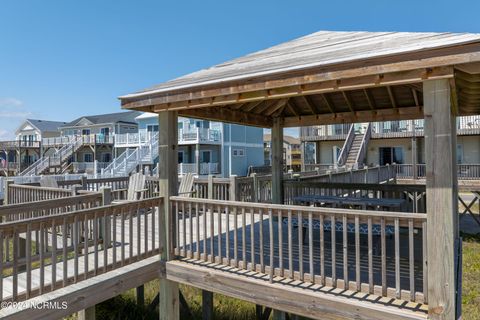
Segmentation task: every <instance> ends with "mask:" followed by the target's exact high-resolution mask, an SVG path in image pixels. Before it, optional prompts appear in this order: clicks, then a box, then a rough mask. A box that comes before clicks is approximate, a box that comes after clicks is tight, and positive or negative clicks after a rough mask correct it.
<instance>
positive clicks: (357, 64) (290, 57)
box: [120, 31, 480, 319]
mask: <svg viewBox="0 0 480 320" xmlns="http://www.w3.org/2000/svg"><path fill="white" fill-rule="evenodd" d="M120 99H121V103H122V107H123V108H126V109H132V110H142V111H148V112H155V113H158V114H159V125H160V143H159V145H160V153H159V154H160V163H161V165H160V166H159V168H160V170H159V175H160V179H161V181H162V182H161V183H162V184H163V186H164V188H163V189H162V190H164V191H163V196H164V197H165V199H166V201H165V203H166V205H165V209H164V210H165V211H164V219H165V225H166V226H170V227H167V228H166V229H165V230H164V234H163V235H162V237H163V240H164V243H165V246H164V248H165V250H164V251H163V254H162V262H163V264H162V265H163V266H164V268H165V269H163V267H162V269H163V270H162V272H161V274H162V280H161V291H160V297H161V311H160V314H161V318H164V319H174V318H178V286H177V282H185V283H190V284H192V285H194V286H197V287H200V288H202V289H204V290H209V291H215V292H221V293H224V294H229V295H232V296H234V297H237V298H242V299H246V300H249V301H253V302H257V303H258V304H264V305H266V306H269V307H271V308H274V309H278V310H282V311H286V312H293V313H298V314H303V315H305V316H311V317H322V316H325V317H326V318H329V319H330V318H335V319H337V317H338V318H339V319H340V318H341V319H344V318H345V319H353V318H355V319H384V318H385V317H389V318H391V319H422V318H427V315H426V314H423V315H422V313H421V312H420V313H418V312H412V311H409V312H404V311H403V310H399V309H398V308H394V307H389V306H384V305H382V304H380V303H379V304H377V305H375V306H372V305H371V301H369V302H367V301H360V302H358V301H357V302H355V303H354V304H353V307H352V302H351V300H348V299H347V300H335V299H336V298H335V299H333V300H332V299H331V297H330V296H328V294H322V295H319V296H308V297H303V298H302V295H301V294H299V293H298V288H296V289H295V290H293V291H292V293H293V294H294V297H295V298H292V297H291V294H290V298H289V299H291V300H292V301H291V302H289V303H286V302H285V301H286V300H285V299H287V298H284V297H285V296H288V295H289V293H288V290H287V289H284V291H282V289H279V288H277V287H275V288H273V287H270V286H265V287H264V291H262V289H261V288H262V287H258V288H260V289H258V290H259V291H260V295H259V296H256V295H255V294H254V293H252V292H251V290H241V289H240V288H239V287H235V286H236V285H238V283H237V282H233V281H231V282H228V281H226V280H225V279H226V278H222V279H223V280H224V282H223V283H221V285H220V284H219V283H218V281H215V280H217V279H216V278H215V276H218V275H216V274H215V272H220V271H218V270H217V271H211V270H210V271H209V270H208V268H207V267H206V266H202V267H199V266H198V265H190V267H191V271H190V272H191V273H196V274H197V275H199V276H198V277H194V276H189V275H188V272H187V271H185V270H189V269H188V267H189V266H188V265H187V266H185V265H186V264H187V263H186V262H184V263H185V265H183V266H178V263H177V264H175V262H172V260H173V259H174V258H175V255H176V254H175V250H174V244H173V242H174V236H175V235H174V233H175V232H174V230H175V226H174V224H175V223H176V221H175V216H174V212H173V211H171V210H170V206H171V203H170V201H169V200H168V199H169V197H171V196H174V195H175V194H176V192H177V190H176V189H177V174H176V172H177V169H176V168H177V154H176V148H177V145H176V144H177V126H176V124H177V117H178V116H179V115H181V116H187V117H194V118H201V119H208V120H217V121H225V122H231V123H237V124H244V125H251V126H257V127H265V128H272V166H273V170H272V171H273V175H272V190H273V191H272V199H273V202H274V203H275V204H282V194H283V193H282V173H281V161H282V141H283V137H282V135H283V133H282V132H283V128H284V127H296V126H306V125H316V124H333V123H355V122H364V121H383V120H399V119H418V118H424V119H425V149H426V168H427V215H426V220H425V225H424V227H425V228H424V229H423V230H424V233H425V234H426V235H427V236H426V239H425V241H424V246H425V247H424V248H425V255H426V258H425V259H424V269H423V270H424V273H423V274H424V276H425V280H424V282H423V283H424V284H425V286H426V287H425V288H424V296H423V298H424V300H423V304H424V305H425V306H426V307H427V308H428V318H430V319H457V318H458V317H459V316H460V314H461V310H460V304H461V303H460V301H461V299H460V296H461V291H460V284H459V282H460V279H461V277H460V276H461V270H460V268H458V266H459V260H460V258H459V250H460V240H459V232H458V218H457V177H456V169H455V164H456V157H455V152H456V132H455V130H456V126H455V118H456V117H457V116H460V115H470V114H478V113H480V35H477V34H452V33H401V32H382V33H380V32H327V31H322V32H318V33H314V34H311V35H308V36H305V37H302V38H299V39H295V40H293V41H290V42H286V43H284V44H280V45H277V46H274V47H272V48H269V49H266V50H262V51H259V52H256V53H252V54H249V55H247V56H244V57H241V58H238V59H234V60H232V61H228V62H225V63H222V64H219V65H216V66H213V67H211V68H208V69H205V70H201V71H198V72H194V73H191V74H189V75H186V76H183V77H180V78H178V79H174V80H171V81H168V82H165V83H163V84H160V85H157V86H154V87H151V88H148V89H145V90H142V91H139V92H136V93H132V94H129V95H125V96H122V97H120ZM171 201H172V203H173V202H175V203H176V201H177V200H175V199H174V198H171ZM227 205H228V204H225V206H227ZM271 210H272V211H274V212H276V211H275V210H279V212H281V211H282V210H287V211H288V210H289V209H288V207H286V206H278V207H272V209H271ZM270 214H271V211H270ZM355 214H358V213H355ZM347 215H348V212H347V213H344V216H345V217H346V216H347ZM399 217H400V216H399ZM402 217H403V216H402ZM346 219H347V218H345V220H344V221H346ZM359 219H362V217H360V218H359ZM380 219H382V218H380ZM396 219H397V218H396ZM398 219H399V218H398ZM405 219H406V221H407V220H408V218H405ZM382 221H383V222H384V220H382ZM395 221H397V222H398V220H395ZM408 221H409V220H408ZM177 222H178V221H177ZM356 222H357V220H356ZM397 222H396V225H397ZM408 223H410V222H408ZM413 223H414V222H413V221H412V222H411V224H412V226H413ZM397 227H398V225H397ZM400 227H401V221H400ZM412 228H413V227H412ZM426 230H428V233H426ZM272 237H273V236H272ZM271 239H273V238H271ZM271 241H272V240H271ZM397 242H398V239H397ZM197 246H198V244H197ZM270 248H272V246H270ZM192 250H193V249H192ZM272 250H273V249H272ZM272 253H273V251H272ZM220 254H221V252H220ZM227 255H228V253H227ZM272 256H273V255H272ZM272 259H273V258H272ZM228 260H229V259H228ZM220 261H221V262H222V261H223V260H222V259H221V260H220ZM214 262H215V261H214ZM227 264H228V265H229V264H230V261H228V262H227ZM181 268H184V269H182V270H184V271H185V272H186V273H182V272H180V271H179V270H181ZM202 268H205V270H203V269H202ZM311 268H312V267H311ZM272 269H273V268H272ZM357 270H358V268H357ZM427 270H428V272H427ZM262 271H264V270H262ZM264 272H266V271H264ZM273 272H274V271H272V276H277V274H273ZM282 272H283V271H282ZM260 273H262V272H260ZM347 273H348V272H347ZM200 275H202V276H200ZM182 277H183V278H182ZM279 277H280V278H281V275H279ZM292 278H293V277H292ZM358 278H360V276H359V275H358V273H357V289H358V288H360V287H361V286H358V283H359V282H358ZM218 279H220V278H218ZM302 279H303V278H302ZM313 279H315V277H314V278H313ZM219 281H220V280H219ZM313 282H315V281H313ZM348 283H349V282H348V277H347V279H346V285H344V289H345V290H348V289H349V288H350V289H351V285H349V284H348ZM397 283H398V282H397ZM322 284H324V285H325V283H322ZM354 291H355V290H354ZM358 291H361V290H358ZM400 291H401V290H400V289H399V287H398V286H397V294H396V295H397V297H396V298H400V299H402V298H403V297H402V296H401V292H400ZM373 292H374V290H373V289H372V290H371V293H373ZM385 292H386V291H385ZM274 295H276V296H274ZM414 295H415V294H413V295H412V299H413V300H415V297H414ZM427 297H428V299H427ZM302 299H303V300H302ZM274 315H275V317H278V318H281V317H282V316H283V313H282V312H279V311H277V312H274Z"/></svg>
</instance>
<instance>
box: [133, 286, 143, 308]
mask: <svg viewBox="0 0 480 320" xmlns="http://www.w3.org/2000/svg"><path fill="white" fill-rule="evenodd" d="M135 296H136V298H137V305H139V306H143V305H144V304H145V286H144V285H143V284H142V285H141V286H139V287H136V288H135Z"/></svg>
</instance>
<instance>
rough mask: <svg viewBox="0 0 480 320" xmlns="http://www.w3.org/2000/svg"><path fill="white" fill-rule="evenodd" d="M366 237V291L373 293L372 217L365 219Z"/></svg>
mask: <svg viewBox="0 0 480 320" xmlns="http://www.w3.org/2000/svg"><path fill="white" fill-rule="evenodd" d="M367 228H368V231H367V237H368V292H369V293H370V294H373V292H374V286H373V239H372V238H373V235H372V217H368V220H367Z"/></svg>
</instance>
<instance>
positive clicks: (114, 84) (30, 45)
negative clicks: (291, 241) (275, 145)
mask: <svg viewBox="0 0 480 320" xmlns="http://www.w3.org/2000/svg"><path fill="white" fill-rule="evenodd" d="M478 12H480V2H477V1H454V2H452V1H443V0H436V1H426V0H423V1H419V0H416V1H407V0H402V1H386V0H384V1H368V0H365V1H358V0H357V1H318V0H317V1H299V0H297V1H279V0H277V1H274V0H272V1H260V0H256V1H246V0H241V1H207V0H204V1H175V2H174V1H171V2H169V3H167V2H166V1H141V0H138V1H121V0H116V1H106V0H103V1H93V0H92V1H88V0H82V1H79V0H77V1H72V0H70V1H67V0H48V1H36V0H31V1H24V0H10V1H6V0H0V139H5V138H8V137H11V135H12V133H13V131H14V130H15V129H16V127H17V126H18V125H19V124H20V123H21V122H22V121H23V119H25V118H27V117H29V118H37V119H50V120H64V121H69V120H72V119H74V118H76V117H78V116H81V115H85V114H98V113H107V112H115V111H118V110H120V106H119V101H118V100H117V97H118V96H119V95H122V94H126V93H130V92H133V91H136V90H138V89H142V88H144V87H148V86H151V85H154V84H156V83H160V82H163V81H165V80H168V79H171V78H174V77H177V76H180V75H183V74H185V73H188V72H191V71H195V70H198V69H200V68H204V67H208V66H211V65H213V64H216V63H219V62H223V61H225V60H228V59H232V58H235V57H238V56H242V55H244V54H246V53H249V52H252V51H256V50H259V49H263V48H266V47H269V46H272V45H275V44H278V43H280V42H283V41H287V40H291V39H294V38H296V37H299V36H302V35H305V34H309V33H312V32H315V31H318V30H347V31H348V30H367V31H451V32H480V22H479V19H478ZM289 133H292V132H289Z"/></svg>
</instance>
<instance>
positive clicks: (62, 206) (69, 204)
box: [0, 192, 102, 222]
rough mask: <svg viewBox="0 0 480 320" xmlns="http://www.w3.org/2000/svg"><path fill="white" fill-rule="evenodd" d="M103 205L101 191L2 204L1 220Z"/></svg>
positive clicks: (15, 219)
mask: <svg viewBox="0 0 480 320" xmlns="http://www.w3.org/2000/svg"><path fill="white" fill-rule="evenodd" d="M101 205H102V194H101V193H98V192H96V193H88V194H80V195H76V196H70V197H66V198H59V199H48V200H40V201H35V202H24V203H16V204H8V205H4V206H0V221H2V222H8V221H17V220H22V219H30V218H34V217H40V216H49V215H52V214H58V213H64V212H71V211H76V210H81V209H88V208H94V207H99V206H101Z"/></svg>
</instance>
